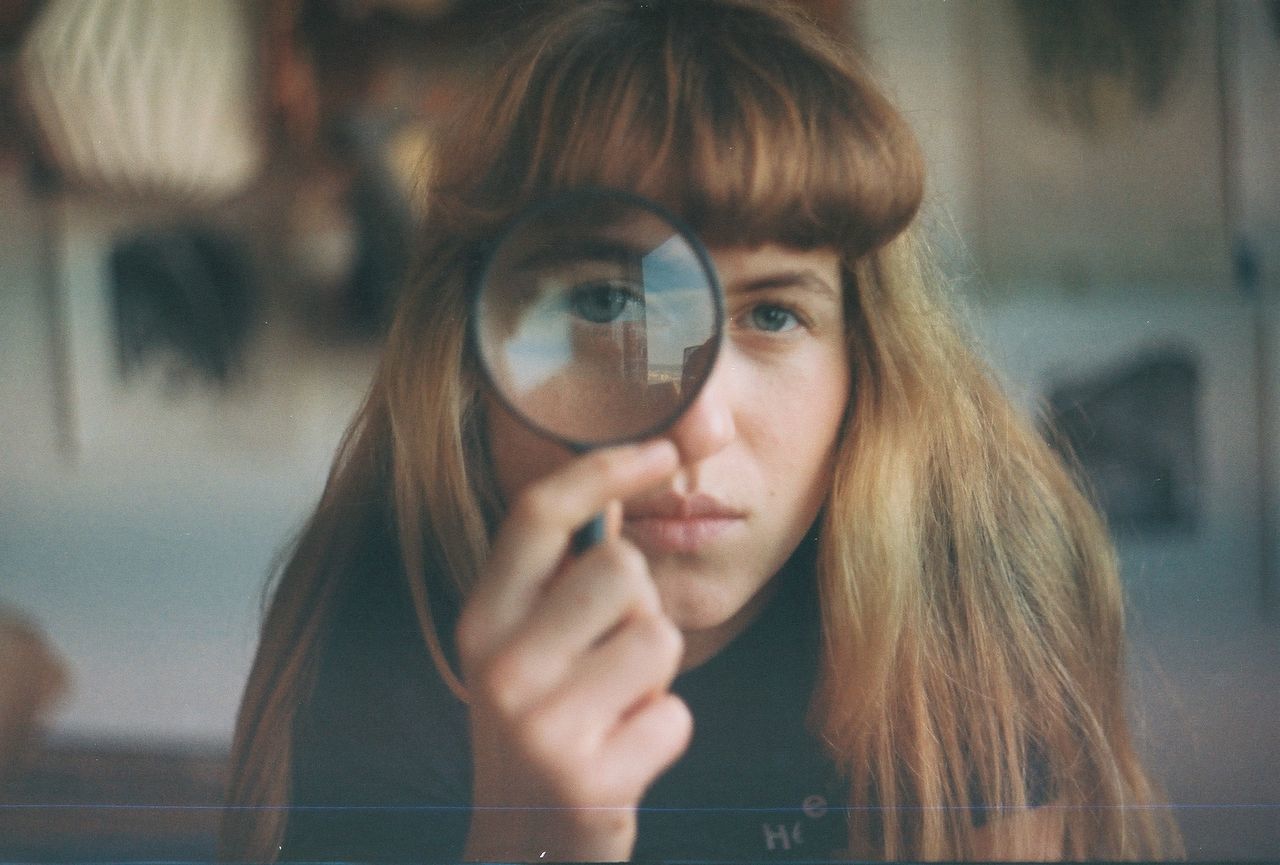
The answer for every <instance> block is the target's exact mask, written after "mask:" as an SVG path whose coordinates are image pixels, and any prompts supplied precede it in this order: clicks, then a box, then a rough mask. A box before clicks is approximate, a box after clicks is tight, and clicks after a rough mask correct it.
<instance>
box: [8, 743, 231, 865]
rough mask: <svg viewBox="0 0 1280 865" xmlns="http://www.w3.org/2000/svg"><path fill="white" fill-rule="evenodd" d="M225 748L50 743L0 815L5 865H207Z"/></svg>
mask: <svg viewBox="0 0 1280 865" xmlns="http://www.w3.org/2000/svg"><path fill="white" fill-rule="evenodd" d="M226 778H227V754H226V749H225V748H211V747H202V746H183V745H176V744H170V745H167V746H160V747H146V746H143V745H139V744H134V745H126V744H112V743H94V742H79V743H75V742H58V743H50V744H48V745H47V746H46V747H44V748H43V749H41V751H40V753H39V754H38V755H36V757H35V759H34V760H33V762H32V763H31V765H30V767H29V768H28V770H27V772H26V773H25V774H24V776H23V777H22V778H21V779H19V780H18V781H17V782H16V783H13V784H11V785H9V787H8V789H7V790H6V791H5V795H4V797H3V807H0V861H3V862H14V861H18V862H212V861H214V860H215V858H216V857H217V835H218V824H219V821H220V820H221V815H222V808H221V805H222V800H223V796H222V791H223V790H224V789H225V787H226Z"/></svg>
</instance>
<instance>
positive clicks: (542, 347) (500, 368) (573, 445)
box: [471, 189, 724, 552]
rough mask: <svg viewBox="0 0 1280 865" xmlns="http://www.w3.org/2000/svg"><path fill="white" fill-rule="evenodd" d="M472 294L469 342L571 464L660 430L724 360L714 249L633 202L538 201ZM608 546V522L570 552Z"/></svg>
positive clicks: (512, 229)
mask: <svg viewBox="0 0 1280 865" xmlns="http://www.w3.org/2000/svg"><path fill="white" fill-rule="evenodd" d="M473 287H474V291H473V294H472V310H471V311H472V315H471V338H472V341H473V345H474V348H475V350H476V352H477V356H478V358H479V360H480V367H481V368H482V370H483V371H484V375H485V376H486V377H487V379H488V382H489V384H490V386H491V387H492V389H493V392H494V394H495V395H496V396H497V397H498V399H499V400H501V401H502V403H503V404H504V405H505V406H506V408H507V409H508V410H510V411H511V413H512V414H513V415H514V416H515V417H517V418H519V419H520V420H522V421H523V422H524V423H525V424H527V425H528V426H530V427H531V428H532V429H534V430H535V431H537V432H539V433H540V434H542V435H544V436H546V437H547V438H549V439H552V440H553V441H555V442H558V443H559V444H561V445H563V446H565V447H567V448H569V449H570V450H572V451H574V452H575V453H586V452H587V451H589V450H591V449H592V448H597V447H604V446H608V445H616V444H623V443H626V442H633V441H638V440H641V439H645V438H649V437H652V436H655V435H658V434H659V433H661V432H663V431H664V430H666V429H667V428H668V427H670V426H671V425H672V424H673V423H675V422H676V420H677V419H678V418H679V417H680V415H681V414H682V413H683V412H684V411H685V409H687V408H688V407H689V405H690V404H691V403H692V402H693V401H694V400H695V399H696V398H697V396H698V392H699V391H700V390H701V389H702V386H703V385H704V384H705V383H706V381H707V379H708V377H710V375H711V370H712V368H713V367H714V365H715V359H716V355H717V353H718V352H719V349H720V340H721V332H722V329H723V320H724V312H723V301H722V297H721V290H720V283H719V280H718V278H717V277H716V272H715V267H714V266H713V265H712V263H711V257H710V256H709V255H708V253H707V250H706V248H705V247H704V246H703V245H702V243H701V241H699V240H698V238H697V237H696V236H695V235H694V234H693V233H692V232H691V231H690V230H688V229H687V228H686V227H685V226H684V225H683V224H682V223H681V222H680V221H679V220H678V219H677V218H676V217H675V216H674V215H672V214H670V213H668V212H667V211H666V210H664V209H663V208H662V207H660V206H659V205H657V204H655V203H653V202H651V201H648V200H646V199H643V198H640V197H638V196H635V195H631V194H629V193H624V192H618V191H613V190H599V189H590V190H578V191H575V192H570V193H565V194H561V195H557V196H555V197H552V198H549V199H545V200H543V201H540V202H538V203H537V204H535V205H534V206H533V207H531V208H529V209H527V210H525V211H524V212H522V213H521V214H520V215H518V216H517V217H516V218H515V219H514V220H513V221H512V222H511V223H510V224H509V225H508V226H507V228H506V230H505V231H504V232H503V233H502V234H501V235H500V236H499V237H498V238H497V240H496V241H495V242H494V243H493V245H492V246H491V247H490V248H489V251H488V254H487V256H486V258H485V260H484V261H483V263H482V265H481V267H480V268H479V270H478V276H477V279H476V281H475V283H474V286H473ZM603 536H604V521H603V516H602V515H601V516H597V517H596V518H595V519H594V520H592V521H591V522H590V523H588V524H587V525H586V526H584V527H583V528H582V529H581V530H579V532H578V533H577V534H576V535H575V537H574V544H573V545H574V549H575V551H576V552H581V551H582V550H584V549H586V548H587V547H589V546H591V545H592V544H594V543H597V542H598V541H599V540H600V539H601V538H603Z"/></svg>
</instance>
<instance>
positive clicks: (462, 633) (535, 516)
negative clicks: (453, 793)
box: [458, 245, 850, 860]
mask: <svg viewBox="0 0 1280 865" xmlns="http://www.w3.org/2000/svg"><path fill="white" fill-rule="evenodd" d="M712 257H713V260H714V262H715V264H716V268H717V270H718V272H719V274H720V278H721V281H722V283H723V285H724V288H725V296H726V320H727V321H726V331H725V341H724V344H723V347H722V349H721V354H720V357H719V360H718V361H717V364H716V367H715V368H714V370H713V372H712V374H711V377H710V379H709V380H708V382H707V384H706V386H705V388H704V389H703V391H702V392H701V393H700V394H699V396H698V398H697V400H696V401H695V402H694V403H693V405H692V406H691V407H690V409H689V410H688V411H687V412H686V413H685V414H684V415H683V416H682V417H681V418H680V419H679V420H678V421H677V423H676V424H675V425H674V426H673V427H672V428H671V429H670V430H669V431H668V432H667V434H666V435H665V436H664V438H663V439H660V440H658V441H656V442H650V443H647V445H643V446H628V447H622V448H613V449H609V450H602V451H597V452H595V453H592V454H589V455H587V456H585V457H578V458H575V457H574V456H573V455H572V454H570V453H569V452H568V451H565V450H564V449H562V448H560V447H558V446H556V445H554V444H552V443H550V442H548V441H547V440H546V439H544V438H542V437H540V436H539V435H537V434H536V433H534V432H533V431H531V430H529V429H528V428H526V427H524V426H523V425H522V424H521V423H520V422H518V421H517V420H516V419H514V418H513V417H511V416H510V415H508V414H506V413H504V412H503V411H502V410H501V408H500V407H499V406H498V405H497V404H496V403H493V404H491V405H490V406H489V413H488V417H489V428H488V435H489V443H490V449H491V456H492V459H493V463H494V469H495V473H496V475H497V479H498V483H499V487H500V489H501V491H502V493H503V495H504V497H505V500H506V501H507V502H508V505H509V511H508V515H507V518H506V520H505V521H504V523H503V525H502V526H501V527H500V529H499V531H498V533H497V536H496V537H495V541H494V547H493V553H492V555H491V557H490V560H489V561H488V562H487V563H486V566H485V568H484V571H483V573H482V574H481V577H480V579H479V580H478V582H477V585H476V587H475V590H474V591H473V592H472V594H471V596H470V597H469V598H468V602H467V605H466V607H465V609H464V611H463V615H462V619H461V621H460V624H459V630H458V644H459V650H460V653H461V656H462V662H463V672H464V675H465V676H466V678H467V684H468V687H469V688H470V689H471V692H472V713H471V722H472V735H473V748H474V761H475V777H476V781H475V790H474V803H475V806H476V810H475V812H474V816H473V820H472V827H471V834H470V838H469V841H468V848H467V856H468V858H486V859H502V858H517V859H544V860H545V859H577V860H582V859H586V860H619V859H625V858H628V857H629V856H630V853H631V849H632V847H633V846H634V842H635V826H636V819H635V808H636V806H637V805H638V803H639V801H640V799H641V797H642V796H643V794H644V791H645V790H646V789H647V788H648V786H649V785H650V784H651V783H652V782H653V781H654V780H655V779H656V778H657V777H658V775H660V774H661V773H662V772H663V771H664V770H665V769H666V768H667V767H668V766H670V765H671V763H672V762H674V761H675V760H676V759H677V758H678V757H679V756H680V754H681V753H683V751H684V749H685V747H686V746H687V745H688V740H689V736H690V734H691V730H692V719H691V718H690V717H689V713H688V710H687V708H686V707H685V706H684V704H683V703H682V702H681V701H680V700H679V699H678V698H677V697H675V696H674V695H672V694H671V693H670V692H669V686H670V683H671V681H672V679H673V678H674V677H675V675H676V673H677V672H678V671H679V670H680V669H682V668H688V667H691V666H694V665H696V664H699V663H701V662H702V661H705V660H706V659H707V658H709V657H711V656H712V655H714V654H715V653H716V652H718V651H719V650H720V649H721V648H723V647H724V645H725V644H727V643H728V642H729V641H730V640H731V639H732V638H733V637H734V636H735V635H736V634H737V633H739V632H740V631H741V630H742V629H743V628H744V627H745V626H746V625H747V624H748V623H749V622H750V621H751V619H752V618H753V617H754V616H755V614H756V613H757V612H758V611H759V609H760V607H761V605H762V604H763V603H764V601H765V600H766V599H767V597H768V595H769V590H770V588H771V585H770V584H771V578H772V577H773V575H774V574H775V573H776V572H777V571H778V569H779V568H780V567H781V566H782V564H783V563H784V562H785V561H786V559H787V557H788V556H789V555H790V554H791V553H792V551H793V550H794V549H795V548H796V546H797V545H798V544H799V542H800V540H801V538H802V537H803V536H804V534H805V532H806V531H807V530H808V529H809V527H810V526H811V525H812V523H813V521H814V519H815V517H816V516H817V513H818V511H819V509H820V508H821V506H822V503H823V501H824V500H825V497H826V495H827V490H828V483H829V478H830V475H831V461H832V451H833V448H834V444H835V442H836V439H837V435H838V432H839V429H840V425H841V422H842V419H843V417H844V412H845V407H846V402H847V399H848V393H849V383H850V372H849V367H848V361H847V358H846V354H845V343H844V339H845V337H844V321H843V304H842V298H841V294H840V286H841V280H840V267H839V259H838V258H837V256H836V254H835V253H834V252H833V251H831V250H826V249H819V250H811V251H798V250H793V249H787V248H784V247H780V246H773V245H770V246H763V247H759V248H751V249H748V248H725V249H716V250H712ZM601 511H605V512H606V513H607V514H608V517H609V519H608V523H609V532H608V536H607V537H606V539H605V541H604V542H603V543H601V544H599V545H597V546H595V547H593V548H592V549H590V550H589V551H587V552H586V553H585V554H583V555H582V556H579V557H576V558H574V557H570V556H568V555H567V550H568V544H569V539H570V536H571V535H572V533H573V532H574V530H575V529H576V528H577V527H578V526H580V525H582V524H583V523H584V522H586V521H587V520H588V519H590V518H591V516H592V515H594V514H596V513H599V512H601Z"/></svg>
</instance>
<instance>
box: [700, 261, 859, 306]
mask: <svg viewBox="0 0 1280 865" xmlns="http://www.w3.org/2000/svg"><path fill="white" fill-rule="evenodd" d="M779 288H799V289H803V290H805V291H808V292H810V293H813V294H816V295H820V296H822V297H825V298H828V299H830V300H832V301H835V302H837V303H838V302H839V301H840V293H839V292H838V291H837V290H836V287H835V286H833V285H831V284H830V283H829V282H827V281H826V280H825V279H823V278H822V277H820V276H818V274H817V273H815V272H814V271H812V270H810V269H808V268H802V269H800V270H786V271H780V272H778V273H771V274H768V275H766V276H761V277H756V278H754V279H742V280H738V281H737V282H734V283H732V284H729V285H726V286H725V293H726V294H756V293H758V292H762V291H770V290H775V289H779Z"/></svg>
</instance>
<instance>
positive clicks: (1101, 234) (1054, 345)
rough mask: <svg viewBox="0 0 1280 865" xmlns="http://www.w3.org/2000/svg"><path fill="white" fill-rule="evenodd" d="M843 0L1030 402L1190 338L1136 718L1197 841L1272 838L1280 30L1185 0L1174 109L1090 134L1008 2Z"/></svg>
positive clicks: (1227, 853)
mask: <svg viewBox="0 0 1280 865" xmlns="http://www.w3.org/2000/svg"><path fill="white" fill-rule="evenodd" d="M856 8H857V11H858V16H859V17H858V23H859V26H860V30H861V32H862V33H863V34H864V35H865V36H866V38H867V45H868V48H869V50H870V54H871V61H872V64H873V66H874V67H875V68H877V69H879V70H880V71H881V73H882V75H883V76H884V78H885V79H886V80H887V82H888V85H889V87H890V89H891V91H892V92H893V93H894V94H895V95H896V96H897V98H898V99H899V101H900V102H901V103H902V104H903V105H904V106H905V109H906V111H907V113H908V116H909V118H910V119H911V121H912V122H913V124H914V125H915V126H916V128H917V131H918V132H919V134H920V136H921V139H922V141H923V144H924V147H925V150H926V153H927V156H928V158H929V161H930V168H931V169H932V173H933V177H934V179H935V180H934V183H933V184H932V185H931V187H930V206H931V208H933V213H934V220H935V222H936V223H938V224H937V225H935V228H934V230H935V231H939V230H940V231H942V232H943V234H942V236H941V237H940V239H939V241H938V244H937V245H938V246H939V247H940V248H941V249H942V250H944V251H945V252H948V253H950V254H952V255H955V254H956V252H957V251H959V253H960V255H959V257H958V259H957V260H953V261H952V262H949V264H948V269H949V271H950V272H951V273H952V274H953V276H955V277H958V279H957V285H958V287H959V289H960V291H961V293H962V294H963V295H965V296H966V297H967V299H968V300H969V301H970V306H971V308H972V310H973V315H974V320H975V325H976V327H977V329H978V331H979V332H980V334H981V335H982V336H983V337H984V339H985V341H986V343H987V345H988V346H989V351H990V355H991V357H992V360H993V362H994V363H995V365H996V366H997V368H998V369H999V370H1000V371H1001V372H1002V373H1003V375H1004V376H1005V378H1006V379H1007V381H1008V383H1009V386H1010V388H1011V390H1012V391H1013V392H1014V393H1015V394H1016V395H1017V396H1018V398H1019V399H1020V400H1021V401H1022V402H1023V403H1024V404H1025V405H1026V407H1027V409H1028V411H1036V410H1037V409H1038V406H1039V404H1040V401H1041V400H1043V399H1044V397H1045V396H1046V395H1047V391H1048V389H1049V387H1050V386H1051V385H1053V384H1055V383H1057V382H1060V381H1063V380H1070V379H1072V378H1073V377H1075V376H1078V375H1080V374H1085V373H1088V372H1089V371H1090V370H1100V369H1105V368H1107V367H1108V366H1111V365H1113V364H1114V363H1116V362H1117V361H1122V360H1124V359H1125V358H1127V357H1129V356H1131V353H1132V352H1133V351H1134V350H1135V349H1140V348H1142V347H1145V346H1158V345H1162V344H1169V343H1176V344H1180V345H1184V346H1188V347H1191V348H1193V349H1194V351H1195V353H1196V354H1197V356H1198V358H1199V360H1200V363H1201V369H1200V373H1201V381H1202V385H1203V390H1202V393H1201V404H1200V406H1199V417H1198V427H1197V434H1198V437H1199V440H1200V445H1201V448H1202V450H1201V454H1200V456H1201V458H1202V469H1203V472H1204V487H1203V489H1202V494H1203V499H1202V505H1203V514H1202V517H1203V519H1202V520H1201V522H1200V524H1199V525H1198V526H1197V528H1196V530H1195V531H1194V532H1191V533H1189V534H1183V535H1172V536H1166V537H1145V538H1144V537H1142V536H1130V537H1127V538H1121V540H1120V542H1119V549H1120V555H1121V560H1122V569H1123V572H1124V578H1125V581H1126V588H1127V591H1128V593H1129V596H1130V610H1131V623H1132V624H1131V635H1132V641H1133V649H1132V652H1131V666H1132V670H1133V683H1134V692H1133V693H1134V698H1133V704H1134V710H1135V716H1136V725H1135V726H1136V729H1137V731H1138V734H1139V738H1140V740H1141V744H1142V748H1143V750H1144V753H1145V754H1146V755H1147V758H1148V762H1149V765H1150V768H1151V769H1152V770H1153V773H1154V774H1155V775H1156V777H1157V778H1158V779H1159V780H1160V781H1161V782H1163V783H1164V784H1165V785H1166V786H1167V788H1168V791H1169V795H1170V798H1171V799H1172V800H1173V802H1175V803H1177V804H1178V805H1179V806H1180V807H1178V809H1177V811H1176V813H1177V815H1178V819H1179V822H1180V823H1181V825H1182V827H1183V830H1184V832H1185V834H1186V840H1187V844H1188V853H1189V854H1190V855H1191V856H1192V857H1193V858H1215V857H1225V858H1246V857H1264V858H1274V857H1275V856H1276V855H1277V853H1280V807H1278V803H1280V735H1278V733H1280V722H1278V721H1277V720H1276V719H1277V718H1280V615H1278V614H1277V613H1276V612H1275V611H1274V610H1272V611H1270V612H1268V611H1267V610H1265V609H1264V608H1263V606H1262V604H1261V602H1260V598H1259V594H1260V586H1261V580H1262V572H1261V569H1262V566H1263V560H1264V550H1265V549H1266V548H1267V547H1270V549H1271V550H1272V551H1273V553H1272V554H1273V556H1275V560H1276V561H1280V555H1276V554H1275V552H1274V551H1276V550H1280V547H1278V546H1277V545H1280V537H1277V536H1276V534H1275V526H1277V525H1278V524H1280V523H1277V521H1276V519H1275V516H1274V515H1275V514H1280V506H1278V505H1277V504H1276V502H1275V495H1276V492H1275V491H1274V490H1272V491H1271V496H1272V498H1271V508H1272V513H1273V516H1272V519H1271V521H1270V523H1269V524H1268V523H1266V522H1264V520H1263V518H1262V517H1263V513H1262V511H1261V507H1262V505H1261V503H1262V502H1263V501H1264V499H1263V495H1262V494H1263V491H1264V488H1263V486H1262V484H1263V482H1264V473H1263V472H1262V471H1260V469H1261V467H1262V465H1263V462H1262V460H1263V459H1264V457H1266V456H1268V455H1269V456H1270V459H1271V460H1272V461H1273V464H1274V465H1280V459H1278V457H1280V436H1275V435H1274V434H1272V435H1270V436H1268V435H1267V434H1266V433H1265V432H1262V431H1260V428H1259V421H1260V414H1259V412H1260V406H1259V395H1260V394H1261V395H1263V396H1264V397H1266V398H1267V399H1269V400H1271V401H1274V399H1275V387H1276V382H1280V358H1278V357H1277V354H1278V353H1277V352H1276V351H1275V350H1274V348H1273V346H1274V345H1275V340H1276V334H1277V333H1280V313H1277V306H1278V299H1280V289H1278V286H1280V282H1278V279H1280V277H1278V274H1280V254H1278V253H1280V218H1277V214H1278V212H1280V179H1278V176H1280V148H1277V145H1276V142H1277V141H1280V87H1277V86H1276V82H1277V81H1280V39H1278V38H1277V36H1276V35H1275V33H1274V31H1273V30H1272V28H1271V25H1270V22H1269V21H1268V20H1267V19H1266V13H1265V10H1264V8H1263V6H1262V4H1261V3H1257V2H1241V3H1228V4H1224V7H1223V11H1224V12H1226V13H1227V14H1226V15H1225V18H1224V20H1223V26H1224V27H1225V32H1221V33H1220V32H1219V29H1218V28H1219V21H1218V19H1217V17H1216V15H1217V12H1218V7H1217V6H1216V4H1192V7H1191V8H1192V16H1193V20H1192V26H1191V41H1190V44H1189V49H1188V52H1187V54H1186V56H1185V57H1184V58H1183V62H1182V64H1181V66H1180V68H1179V70H1178V73H1177V75H1176V76H1175V79H1174V86H1173V89H1172V90H1171V92H1170V98H1169V101H1168V104H1167V106H1166V108H1165V110H1164V111H1162V112H1161V113H1160V114H1159V115H1157V116H1154V117H1149V118H1143V119H1140V120H1138V121H1135V122H1134V123H1132V124H1130V125H1128V126H1122V127H1120V128H1116V129H1111V130H1107V131H1106V134H1104V135H1101V136H1099V137H1097V138H1095V139H1088V138H1087V137H1085V136H1081V135H1079V134H1078V133H1074V132H1072V131H1071V130H1064V129H1062V128H1059V127H1056V126H1055V125H1054V124H1053V123H1051V122H1049V121H1048V120H1046V119H1045V118H1043V117H1041V116H1039V115H1037V114H1036V113H1035V112H1034V110H1033V109H1032V106H1031V104H1030V102H1029V99H1028V88H1027V85H1026V67H1025V60H1024V59H1023V55H1022V54H1021V50H1022V49H1021V46H1020V43H1019V42H1018V35H1017V33H1016V31H1015V29H1014V27H1013V23H1012V20H1011V18H1010V17H1009V14H1008V13H1009V9H1010V6H1009V5H1008V4H1005V3H1001V2H997V0H978V2H971V3H941V4H940V3H924V2H920V3H917V2H900V0H861V2H859V3H858V5H857V7H856ZM1220 38H1221V39H1222V40H1223V42H1224V44H1225V45H1226V46H1227V50H1228V51H1229V52H1230V54H1229V55H1228V57H1227V62H1226V63H1225V65H1224V68H1225V69H1226V72H1227V76H1228V79H1227V82H1228V87H1227V92H1228V93H1229V94H1232V93H1234V94H1235V96H1234V98H1235V99H1236V100H1238V118H1239V128H1238V129H1236V130H1235V132H1234V136H1235V137H1234V138H1233V137H1232V136H1230V135H1229V136H1227V139H1226V141H1227V143H1226V145H1225V146H1226V147H1228V148H1229V151H1230V157H1229V159H1228V160H1227V166H1228V169H1229V173H1228V174H1227V175H1226V176H1227V182H1228V183H1231V184H1233V188H1234V189H1235V190H1238V192H1237V194H1238V195H1239V198H1240V201H1239V202H1238V204H1237V205H1236V206H1237V208H1238V212H1235V213H1233V212H1232V211H1231V209H1230V208H1229V206H1228V204H1229V201H1228V190H1227V187H1226V186H1225V185H1224V173H1223V170H1222V159H1221V157H1222V153H1223V150H1222V148H1223V146H1224V144H1223V141H1224V138H1223V136H1222V118H1223V110H1222V109H1223V105H1222V101H1221V99H1220V98H1219V94H1220V92H1221V91H1220V89H1219V85H1220V83H1221V82H1220V79H1219V76H1218V53H1217V52H1218V45H1219V39H1220ZM938 214H941V216H939V215H938ZM950 225H954V226H957V227H958V228H959V229H960V242H961V243H967V248H966V247H963V246H962V247H960V249H959V250H957V241H956V239H955V238H954V237H952V236H950V235H949V234H948V233H947V232H948V229H949V226H950ZM1238 231H1244V232H1246V233H1247V234H1248V236H1249V238H1250V239H1251V241H1252V243H1253V245H1254V248H1255V250H1256V251H1258V253H1259V254H1260V255H1261V257H1262V264H1263V275H1262V282H1261V284H1260V286H1259V287H1258V295H1260V297H1259V296H1255V295H1254V294H1252V293H1247V292H1243V291H1241V290H1240V289H1239V287H1238V286H1237V285H1236V284H1235V283H1234V282H1233V278H1232V261H1231V254H1232V243H1233V236H1232V235H1233V232H1238ZM1260 322H1262V323H1263V324H1264V325H1266V327H1264V328H1260V327H1259V323H1260ZM1267 328H1269V331H1268V330H1267ZM1268 333H1269V334H1270V335H1269V336H1268V335H1267V334H1268ZM1259 334H1262V335H1263V336H1262V339H1263V341H1262V342H1261V343H1260V342H1259ZM1260 347H1261V349H1262V350H1261V351H1260ZM1266 408H1267V404H1266V403H1265V402H1264V404H1263V406H1262V410H1265V409H1266ZM1271 410H1272V411H1274V408H1272V409H1271ZM1274 429H1275V427H1274V424H1273V426H1272V430H1274ZM1268 452H1269V454H1268ZM1272 482H1273V483H1274V476H1273V478H1272ZM1264 531H1269V533H1270V534H1269V535H1268V534H1264Z"/></svg>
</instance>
